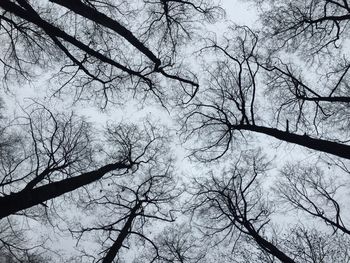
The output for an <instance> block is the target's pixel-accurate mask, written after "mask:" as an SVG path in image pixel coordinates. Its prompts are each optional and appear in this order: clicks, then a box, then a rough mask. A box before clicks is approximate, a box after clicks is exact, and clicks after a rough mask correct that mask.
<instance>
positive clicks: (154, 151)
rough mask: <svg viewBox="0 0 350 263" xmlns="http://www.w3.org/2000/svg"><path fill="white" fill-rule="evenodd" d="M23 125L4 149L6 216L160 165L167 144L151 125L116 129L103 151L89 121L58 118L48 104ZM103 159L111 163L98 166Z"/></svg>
mask: <svg viewBox="0 0 350 263" xmlns="http://www.w3.org/2000/svg"><path fill="white" fill-rule="evenodd" d="M17 126H18V127H16V128H20V129H21V130H20V131H19V132H21V131H22V133H23V132H24V134H23V136H21V134H20V135H19V139H17V138H15V139H13V138H11V136H12V134H14V131H12V130H11V129H10V130H9V131H8V132H5V134H7V133H8V136H7V137H9V139H8V140H10V139H11V141H10V143H8V144H7V145H6V144H5V143H4V145H5V147H2V152H3V154H4V155H6V158H2V159H1V160H2V167H1V168H2V176H1V188H2V196H1V197H0V205H1V207H2V209H1V212H0V215H1V218H3V217H6V216H9V215H11V214H15V213H18V212H19V211H21V210H23V209H27V208H30V207H32V206H35V205H39V204H44V203H45V202H46V201H48V200H50V199H53V198H55V197H58V196H61V195H63V194H65V193H68V192H71V191H74V190H76V189H79V188H81V187H83V186H86V185H88V184H91V183H93V182H96V181H98V180H100V179H102V178H103V177H104V176H106V175H108V174H111V175H113V174H114V173H115V175H114V176H118V174H123V173H125V172H127V171H128V170H129V169H132V168H134V169H137V168H138V167H139V166H140V165H141V164H142V163H148V162H155V158H156V156H157V155H158V154H159V153H161V151H159V150H158V147H161V146H160V145H161V144H162V140H163V139H162V136H161V135H160V134H159V133H158V132H157V131H156V129H155V128H154V127H152V126H150V124H147V126H148V128H146V127H145V129H144V130H139V129H138V128H137V127H136V126H125V125H119V126H118V125H117V126H111V127H109V128H108V129H107V131H106V136H107V137H106V141H105V145H104V146H103V145H101V146H99V147H102V148H103V147H104V149H103V150H102V151H99V149H98V148H99V147H97V146H98V145H97V144H96V143H95V142H93V141H92V140H93V139H92V136H91V130H90V129H91V128H89V125H88V123H86V122H85V121H83V120H79V119H78V118H77V117H75V116H74V115H68V116H67V115H65V114H60V115H57V116H56V115H55V114H53V113H52V112H51V111H49V110H48V109H46V108H44V107H42V106H40V107H37V108H35V109H34V110H33V111H32V112H30V113H28V115H27V116H26V117H25V118H24V122H20V123H19V124H18V125H17ZM9 127H11V126H9ZM3 138H4V137H3ZM5 138H6V137H5ZM111 145H113V147H110V146H111ZM103 152H105V153H104V154H103ZM103 155H105V156H106V157H105V160H102V163H101V162H98V161H97V157H98V158H99V159H100V160H101V156H103Z"/></svg>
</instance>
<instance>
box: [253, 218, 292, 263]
mask: <svg viewBox="0 0 350 263" xmlns="http://www.w3.org/2000/svg"><path fill="white" fill-rule="evenodd" d="M246 228H247V230H248V231H249V233H250V235H251V236H252V237H253V238H254V240H255V241H256V242H257V243H258V245H259V246H260V247H261V248H262V249H264V250H265V251H266V252H268V253H270V254H271V255H273V256H275V257H277V258H278V259H279V260H281V261H282V262H284V263H296V262H295V261H294V260H293V259H291V258H290V257H288V256H287V255H286V254H284V253H283V252H282V251H281V250H279V249H278V248H277V247H276V246H275V245H274V244H272V243H271V242H269V241H267V240H266V239H265V238H263V237H262V236H260V235H259V233H257V232H256V231H255V230H254V229H252V228H251V227H250V225H249V224H248V225H247V226H246Z"/></svg>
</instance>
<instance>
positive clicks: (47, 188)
mask: <svg viewBox="0 0 350 263" xmlns="http://www.w3.org/2000/svg"><path fill="white" fill-rule="evenodd" d="M130 167H131V166H130V165H127V164H124V163H115V164H108V165H105V166H103V167H101V168H99V169H97V170H95V171H91V172H87V173H83V174H81V175H78V176H75V177H72V178H67V179H64V180H61V181H58V182H54V183H49V184H47V185H43V186H40V187H37V188H34V189H24V190H22V191H20V192H18V193H13V194H10V195H7V196H4V197H0V218H3V217H6V216H9V215H11V214H14V213H16V212H18V211H21V210H23V209H26V208H29V207H32V206H35V205H38V204H41V203H43V202H45V201H48V200H50V199H53V198H55V197H58V196H60V195H63V194H65V193H68V192H71V191H74V190H76V189H78V188H80V187H83V186H85V185H88V184H90V183H92V182H95V181H97V180H99V179H101V178H102V177H103V176H104V175H105V174H106V173H108V172H111V171H114V170H121V169H128V168H130Z"/></svg>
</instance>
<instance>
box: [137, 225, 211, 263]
mask: <svg viewBox="0 0 350 263" xmlns="http://www.w3.org/2000/svg"><path fill="white" fill-rule="evenodd" d="M202 241H203V240H201V239H200V238H199V236H198V235H196V231H195V230H194V229H191V228H190V226H189V225H188V223H181V224H174V225H173V226H170V227H167V228H165V229H164V230H163V231H162V232H161V233H159V234H158V235H157V237H155V238H154V244H155V246H154V248H153V249H149V250H148V251H147V252H146V253H144V254H143V255H141V256H140V257H139V258H138V259H137V260H136V262H146V260H147V261H148V262H159V263H161V262H164V263H166V262H168V263H176V262H179V263H186V262H188V263H198V262H207V259H206V254H207V247H206V245H205V243H204V242H202Z"/></svg>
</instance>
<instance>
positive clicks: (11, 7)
mask: <svg viewBox="0 0 350 263" xmlns="http://www.w3.org/2000/svg"><path fill="white" fill-rule="evenodd" d="M0 7H1V8H3V9H4V10H5V11H7V12H10V13H12V14H14V15H16V16H18V17H20V18H22V19H24V20H26V21H28V22H31V23H33V24H34V25H36V26H38V27H39V28H41V29H43V30H44V31H45V33H46V34H47V35H48V36H50V37H51V38H56V37H58V38H61V39H63V40H64V41H67V42H69V43H71V44H72V45H74V46H76V47H77V48H79V49H81V50H82V51H84V52H86V53H87V54H89V55H91V56H93V57H95V58H97V59H99V60H101V61H102V62H105V63H108V64H110V65H112V66H114V67H116V68H118V69H120V70H122V71H125V72H127V73H128V74H130V75H135V76H138V77H140V78H145V77H144V76H142V75H141V74H140V73H139V72H136V71H133V70H131V69H129V68H127V67H126V66H123V65H121V64H119V63H118V62H116V61H114V60H112V59H110V58H108V57H106V56H104V55H103V54H101V53H99V52H97V51H95V50H93V49H91V48H90V47H89V46H87V45H85V44H84V43H82V42H80V41H79V40H77V39H76V38H74V37H72V36H71V35H69V34H67V33H66V32H64V31H63V30H61V29H60V28H58V27H55V26H54V25H52V24H50V23H49V22H47V21H45V20H43V19H42V18H40V16H39V15H38V14H37V13H36V12H35V11H34V10H31V11H30V10H27V9H23V8H22V7H20V6H18V5H16V4H14V3H12V2H10V1H8V0H2V1H0Z"/></svg>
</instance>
